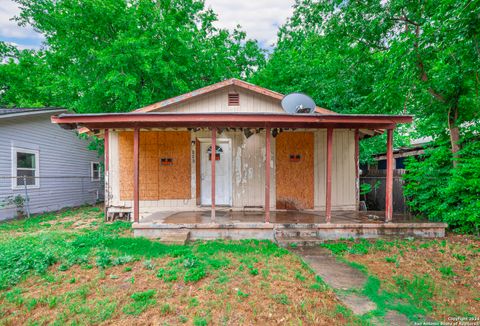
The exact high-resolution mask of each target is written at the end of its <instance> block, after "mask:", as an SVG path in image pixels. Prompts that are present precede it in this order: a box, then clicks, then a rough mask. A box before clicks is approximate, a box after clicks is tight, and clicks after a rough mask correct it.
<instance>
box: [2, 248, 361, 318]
mask: <svg viewBox="0 0 480 326" xmlns="http://www.w3.org/2000/svg"><path fill="white" fill-rule="evenodd" d="M222 258H225V259H228V260H229V261H230V263H229V264H228V265H227V266H225V267H223V268H220V269H217V270H214V271H209V273H208V275H207V276H206V277H205V278H203V279H201V280H200V281H198V282H196V283H186V282H185V281H184V280H183V279H182V278H180V277H179V278H178V279H177V280H175V281H172V282H166V281H164V280H162V279H160V278H159V277H157V271H158V270H159V269H160V268H164V267H165V268H166V267H167V266H169V265H168V264H169V263H170V262H172V260H174V259H175V258H172V257H165V258H161V259H160V258H159V259H152V260H150V261H149V262H148V264H146V263H145V262H144V261H137V262H134V263H129V264H126V265H122V266H115V267H110V268H107V269H104V270H103V269H99V268H96V267H93V268H91V269H86V268H85V267H80V266H74V267H72V268H70V269H69V270H67V271H63V272H62V271H59V270H58V266H53V267H52V268H51V269H50V272H49V273H48V274H47V275H46V276H32V277H29V278H28V279H26V280H25V281H24V282H22V283H20V284H19V285H18V286H17V287H15V288H14V289H11V290H10V291H9V293H10V295H7V294H5V293H4V295H3V296H2V299H1V301H0V304H1V305H2V306H3V309H2V313H3V318H4V323H5V324H7V325H18V324H27V323H29V322H31V321H33V320H35V321H39V322H40V323H41V324H47V323H51V322H54V321H57V322H60V323H71V322H80V323H89V324H91V323H95V324H98V323H100V324H105V325H132V324H145V325H151V324H163V323H169V324H180V323H183V322H185V323H186V324H187V325H191V324H193V323H194V321H197V322H198V321H206V322H208V323H209V324H227V325H238V324H261V325H277V324H291V323H299V322H301V323H303V324H347V323H350V324H351V323H355V319H353V318H352V317H345V316H344V315H342V314H341V313H339V312H337V307H338V305H340V302H339V301H338V300H337V299H336V298H335V295H334V294H333V292H331V291H330V290H325V289H323V290H321V291H319V290H318V289H315V288H311V286H312V284H315V283H316V281H315V278H314V275H313V274H312V273H310V272H309V271H308V270H307V269H305V267H304V266H303V265H302V263H301V261H300V260H299V259H298V258H297V257H296V256H294V255H286V256H282V257H267V258H261V259H260V258H258V257H256V256H254V255H253V256H250V257H248V258H249V259H250V261H249V262H248V263H245V261H244V259H245V255H240V254H231V253H230V254H225V255H223V254H222ZM247 265H248V266H249V267H246V266H247ZM17 290H19V291H20V294H19V295H18V296H17V298H15V296H14V295H12V293H14V292H15V291H17ZM150 290H154V291H155V294H154V296H153V297H152V299H153V301H152V302H154V303H153V304H151V305H148V306H147V307H146V308H145V309H144V311H143V312H141V313H139V314H138V315H129V314H127V313H125V310H124V308H125V307H126V306H128V305H130V304H132V302H133V299H132V295H133V294H135V293H140V292H145V291H150Z"/></svg>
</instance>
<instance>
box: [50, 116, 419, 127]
mask: <svg viewBox="0 0 480 326" xmlns="http://www.w3.org/2000/svg"><path fill="white" fill-rule="evenodd" d="M412 120H413V118H412V116H401V115H396V116H395V115H341V114H332V115H320V114H315V115H299V114H298V115H289V114H250V113H247V114H232V113H194V114H191V113H190V114H183V113H138V112H132V113H112V114H62V115H60V116H52V122H53V123H57V124H60V125H63V126H64V127H66V128H76V127H79V126H81V127H87V128H90V129H103V128H132V127H139V128H153V127H163V128H165V127H211V126H217V127H237V128H239V127H257V128H258V127H266V126H270V127H277V128H279V127H283V128H325V127H326V126H330V127H334V128H367V129H385V128H394V127H395V125H396V124H398V123H409V122H412Z"/></svg>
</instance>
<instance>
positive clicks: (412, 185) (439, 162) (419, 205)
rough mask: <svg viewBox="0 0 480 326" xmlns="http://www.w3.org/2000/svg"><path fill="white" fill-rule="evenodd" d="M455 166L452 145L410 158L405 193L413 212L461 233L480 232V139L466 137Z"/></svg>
mask: <svg viewBox="0 0 480 326" xmlns="http://www.w3.org/2000/svg"><path fill="white" fill-rule="evenodd" d="M456 161H457V166H456V167H455V168H453V164H452V154H451V152H450V147H449V144H448V143H447V142H446V143H442V144H438V145H437V146H436V147H434V148H429V149H427V150H426V151H425V154H424V155H423V156H422V157H421V158H420V159H419V160H415V159H410V160H408V161H407V165H406V169H407V173H406V174H405V175H404V179H405V182H406V184H405V188H404V192H405V196H406V197H407V203H408V205H409V206H410V207H411V209H412V212H413V213H415V214H417V215H420V216H423V217H426V218H428V219H429V220H432V221H441V222H446V223H448V224H449V227H450V229H452V230H454V231H456V232H460V233H476V234H478V233H479V231H480V142H479V141H478V140H476V139H475V138H474V136H470V137H465V139H464V141H463V142H462V149H461V150H460V151H459V152H458V158H457V159H456Z"/></svg>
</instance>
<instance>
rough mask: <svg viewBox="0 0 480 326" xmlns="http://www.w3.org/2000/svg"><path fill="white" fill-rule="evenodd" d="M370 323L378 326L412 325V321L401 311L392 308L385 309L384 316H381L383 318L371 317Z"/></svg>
mask: <svg viewBox="0 0 480 326" xmlns="http://www.w3.org/2000/svg"><path fill="white" fill-rule="evenodd" d="M372 324H373V325H378V326H383V325H391V326H408V325H412V322H411V321H410V320H409V319H408V318H407V317H406V316H405V315H402V314H401V313H399V312H397V311H394V310H389V311H387V313H386V314H385V316H383V319H380V318H378V317H377V318H375V319H373V320H372Z"/></svg>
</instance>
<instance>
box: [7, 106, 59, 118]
mask: <svg viewBox="0 0 480 326" xmlns="http://www.w3.org/2000/svg"><path fill="white" fill-rule="evenodd" d="M50 111H67V110H66V109H64V108H56V107H45V108H0V117H1V116H5V115H8V116H15V115H19V114H21V115H28V114H36V113H43V112H45V113H47V112H50Z"/></svg>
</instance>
